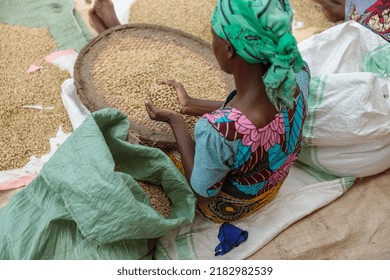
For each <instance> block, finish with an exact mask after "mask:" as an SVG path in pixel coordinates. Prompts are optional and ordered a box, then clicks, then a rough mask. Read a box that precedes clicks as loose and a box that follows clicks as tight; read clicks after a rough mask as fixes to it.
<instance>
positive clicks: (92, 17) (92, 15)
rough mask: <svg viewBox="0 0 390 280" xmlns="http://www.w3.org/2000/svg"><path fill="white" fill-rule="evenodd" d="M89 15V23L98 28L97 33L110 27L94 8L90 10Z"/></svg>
mask: <svg viewBox="0 0 390 280" xmlns="http://www.w3.org/2000/svg"><path fill="white" fill-rule="evenodd" d="M88 16H89V24H90V25H91V27H92V28H93V29H95V30H96V32H97V33H102V32H103V31H106V30H107V29H108V28H107V27H106V25H105V24H104V23H103V21H102V20H101V19H100V18H99V17H98V15H97V14H96V12H95V10H94V9H93V8H92V9H90V10H89V11H88Z"/></svg>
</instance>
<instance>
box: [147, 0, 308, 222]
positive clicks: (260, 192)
mask: <svg viewBox="0 0 390 280" xmlns="http://www.w3.org/2000/svg"><path fill="white" fill-rule="evenodd" d="M291 22H292V10H291V6H290V4H289V1H282V0H280V1H275V0H261V1H255V0H245V1H244V0H234V1H233V0H222V1H218V2H217V6H216V8H215V11H214V14H213V17H212V34H213V43H212V45H213V49H214V53H215V56H216V59H217V61H218V63H219V65H220V67H221V69H222V70H223V71H225V72H226V73H228V74H232V75H233V76H234V79H235V85H236V90H234V91H233V92H232V93H230V94H229V96H228V97H227V99H226V101H225V102H217V101H207V100H199V99H193V98H191V97H189V96H188V94H187V93H186V91H185V90H184V88H183V86H182V85H181V84H180V83H178V82H176V81H166V83H167V84H169V85H171V86H173V87H175V88H176V91H177V94H178V98H179V100H180V103H181V105H182V113H185V114H192V115H203V114H205V113H206V114H205V115H203V117H202V118H201V119H200V120H199V121H198V122H197V124H196V127H195V143H194V141H193V140H192V138H191V135H190V133H189V132H188V130H187V128H186V125H185V123H184V121H183V118H182V115H181V114H180V113H176V112H174V111H170V110H167V109H162V108H156V107H155V106H154V104H153V103H152V102H150V101H149V102H146V108H147V110H148V113H149V116H150V117H151V118H152V119H154V120H159V121H164V122H167V123H168V124H170V126H171V127H172V130H173V133H174V135H175V137H176V140H177V144H178V150H179V152H180V155H181V160H182V164H183V167H184V171H185V175H186V178H187V180H188V182H189V183H190V185H191V187H192V189H193V191H194V193H195V194H196V195H197V198H198V204H197V205H198V211H199V212H200V213H201V214H203V215H204V216H205V217H207V218H208V219H210V220H212V221H215V222H224V221H235V220H239V219H242V218H244V217H246V216H248V215H250V214H252V213H254V212H255V211H256V210H258V209H260V208H261V207H262V206H264V205H265V204H266V203H268V202H269V201H270V200H271V199H272V198H273V197H274V196H275V194H276V193H277V192H278V190H279V188H280V187H281V185H282V184H283V182H284V180H285V179H286V177H287V175H288V172H289V170H290V167H291V166H292V164H293V163H294V161H295V160H296V159H297V156H298V153H299V151H300V148H301V133H302V127H303V123H304V120H305V116H306V104H305V98H306V97H305V95H307V94H308V83H309V74H308V72H306V71H307V69H306V67H304V64H303V61H302V58H301V56H300V54H299V50H298V48H297V45H296V40H295V38H294V37H293V36H292V35H291V31H292V27H291ZM303 69H305V70H306V71H303ZM298 72H299V74H297V73H298ZM297 81H298V83H299V85H300V86H298V85H297Z"/></svg>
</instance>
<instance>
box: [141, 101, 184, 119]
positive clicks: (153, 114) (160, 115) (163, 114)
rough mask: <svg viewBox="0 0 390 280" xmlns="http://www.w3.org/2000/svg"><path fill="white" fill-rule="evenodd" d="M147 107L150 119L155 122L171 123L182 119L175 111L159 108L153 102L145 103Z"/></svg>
mask: <svg viewBox="0 0 390 280" xmlns="http://www.w3.org/2000/svg"><path fill="white" fill-rule="evenodd" d="M145 107H146V111H147V112H148V114H149V118H151V119H152V120H155V121H161V122H166V123H170V122H171V121H172V120H174V119H175V118H177V117H181V115H180V113H177V112H175V111H172V110H168V109H161V108H157V107H156V106H155V105H154V103H153V102H152V101H145Z"/></svg>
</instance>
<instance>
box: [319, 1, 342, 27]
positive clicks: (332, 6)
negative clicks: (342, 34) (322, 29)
mask: <svg viewBox="0 0 390 280" xmlns="http://www.w3.org/2000/svg"><path fill="white" fill-rule="evenodd" d="M313 1H314V2H316V3H318V4H320V5H321V6H322V7H323V9H324V13H325V16H326V17H327V18H328V19H329V20H330V21H333V22H336V21H340V20H344V18H345V0H313Z"/></svg>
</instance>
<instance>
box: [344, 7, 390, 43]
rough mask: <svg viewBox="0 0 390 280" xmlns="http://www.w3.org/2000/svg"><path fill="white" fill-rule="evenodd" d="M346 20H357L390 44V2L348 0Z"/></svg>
mask: <svg viewBox="0 0 390 280" xmlns="http://www.w3.org/2000/svg"><path fill="white" fill-rule="evenodd" d="M345 20H355V21H357V22H359V23H360V24H362V25H363V26H365V27H367V28H369V29H371V30H372V31H374V32H375V33H377V34H379V35H381V36H382V37H383V38H385V39H386V40H387V41H389V42H390V0H365V1H360V0H346V2H345Z"/></svg>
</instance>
